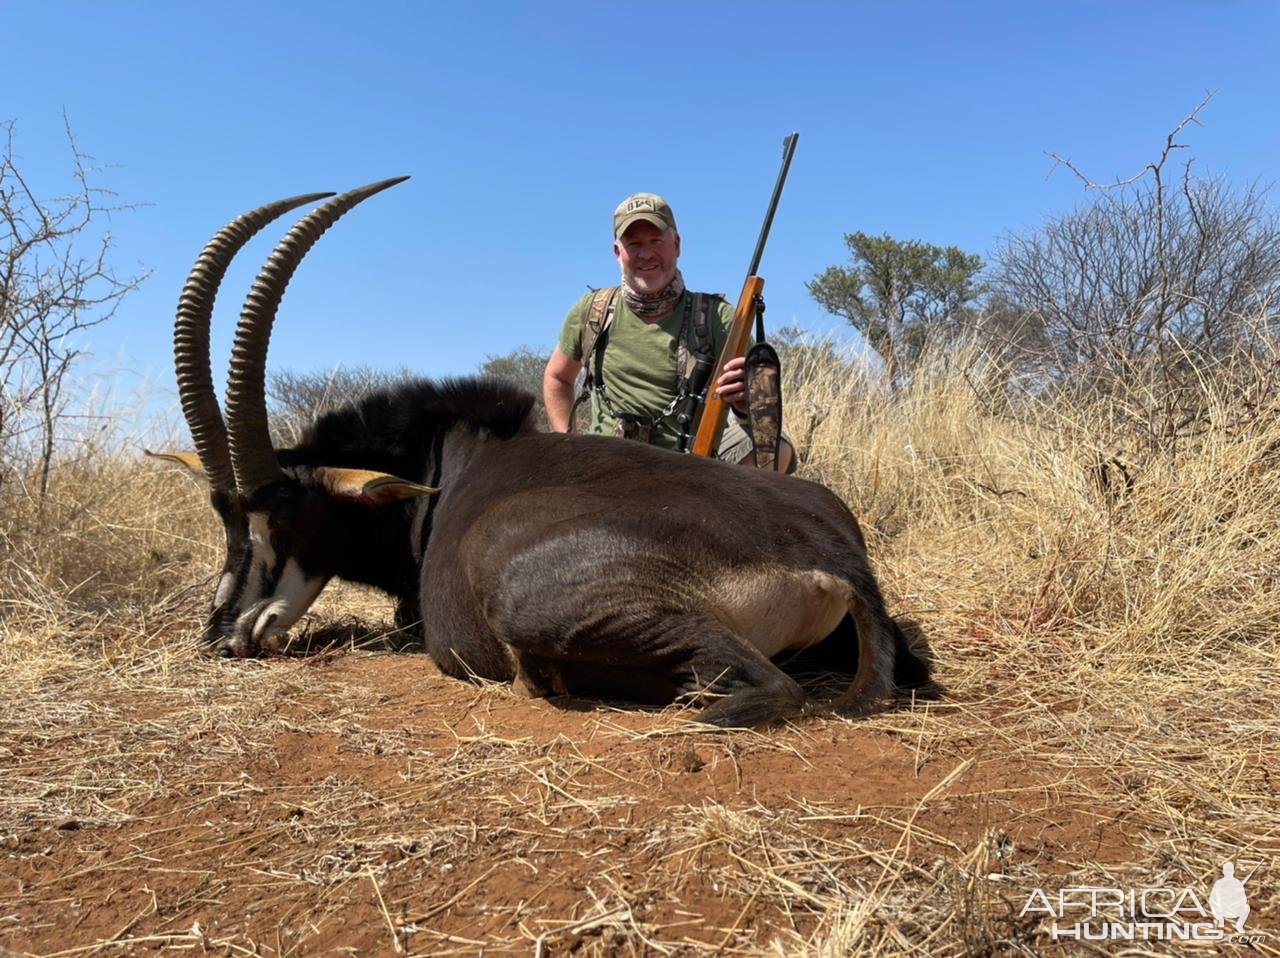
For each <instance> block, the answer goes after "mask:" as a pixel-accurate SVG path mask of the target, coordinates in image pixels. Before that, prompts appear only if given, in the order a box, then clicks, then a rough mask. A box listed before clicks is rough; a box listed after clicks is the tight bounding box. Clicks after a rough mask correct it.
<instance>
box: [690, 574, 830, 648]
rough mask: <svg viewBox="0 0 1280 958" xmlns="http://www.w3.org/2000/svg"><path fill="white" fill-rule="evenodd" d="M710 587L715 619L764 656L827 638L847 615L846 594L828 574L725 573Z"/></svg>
mask: <svg viewBox="0 0 1280 958" xmlns="http://www.w3.org/2000/svg"><path fill="white" fill-rule="evenodd" d="M711 588H712V593H711V597H710V598H711V604H712V606H713V613H714V614H715V615H716V618H718V619H719V620H720V621H721V622H723V623H724V624H725V625H726V626H728V627H729V628H730V629H731V630H732V631H733V632H735V633H736V634H737V635H739V636H741V637H742V638H743V639H745V640H746V641H747V642H748V643H750V644H751V645H752V646H754V647H755V648H756V649H758V650H759V651H760V652H761V654H763V655H764V656H766V657H768V658H771V657H773V656H775V655H777V654H778V653H779V652H797V651H799V650H801V649H804V648H808V647H809V646H810V645H813V644H814V643H815V642H818V641H820V640H822V639H824V638H826V637H827V636H828V635H830V634H831V633H832V632H833V631H834V630H835V627H836V626H837V625H839V624H840V620H841V619H842V618H844V616H845V613H847V612H848V611H849V596H850V593H851V589H850V587H849V584H848V583H847V582H845V581H844V580H843V579H837V578H836V577H835V576H833V575H831V574H829V573H826V572H820V571H818V570H817V569H810V570H804V571H801V570H796V569H784V568H779V567H776V566H774V567H765V568H756V569H750V570H733V571H730V572H726V573H724V574H723V575H721V577H720V578H719V579H718V580H717V581H716V582H714V583H713V584H712V587H711Z"/></svg>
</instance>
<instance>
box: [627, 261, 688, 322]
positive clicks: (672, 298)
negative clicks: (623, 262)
mask: <svg viewBox="0 0 1280 958" xmlns="http://www.w3.org/2000/svg"><path fill="white" fill-rule="evenodd" d="M683 295H684V277H683V276H681V275H680V270H676V275H675V277H674V278H673V279H672V280H671V282H670V283H668V284H667V288H666V289H664V290H661V291H660V292H657V293H638V292H636V291H635V290H634V289H632V288H631V287H630V286H628V285H627V281H626V279H625V278H624V279H623V280H622V298H623V300H625V301H626V304H627V306H629V307H630V308H631V312H633V313H635V314H636V315H637V316H639V317H640V318H641V319H656V318H657V317H659V316H666V315H667V314H668V313H669V312H671V311H672V310H673V309H675V306H676V300H678V299H679V298H680V297H681V296H683Z"/></svg>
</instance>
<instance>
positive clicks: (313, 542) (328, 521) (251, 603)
mask: <svg viewBox="0 0 1280 958" xmlns="http://www.w3.org/2000/svg"><path fill="white" fill-rule="evenodd" d="M296 472H297V473H299V474H300V475H297V476H293V475H290V476H288V477H286V478H283V479H281V480H279V481H276V482H273V483H271V484H269V485H267V486H265V487H264V488H262V489H259V490H258V491H257V492H255V493H253V494H252V495H251V496H249V497H247V498H243V499H240V500H239V502H238V503H237V505H238V507H239V508H238V510H236V512H235V513H234V515H233V516H224V528H225V530H226V533H227V561H226V564H225V565H224V571H223V574H222V576H221V577H220V579H219V582H218V588H217V591H216V593H215V596H214V606H213V611H212V612H211V613H210V616H209V621H208V624H207V625H206V627H205V632H204V636H203V644H204V646H205V647H206V649H207V650H208V651H209V652H210V653H212V654H215V655H221V656H223V657H236V658H244V657H246V656H253V655H257V654H258V653H259V652H280V651H283V650H284V648H285V647H286V645H287V638H288V632H289V630H290V629H291V628H292V627H293V626H294V625H295V624H296V623H297V621H298V619H300V618H301V617H302V616H303V615H304V614H305V613H306V611H307V610H308V609H309V608H311V605H312V603H313V602H315V600H316V598H317V597H318V596H319V595H320V593H321V591H323V589H324V587H325V585H326V584H327V583H328V581H329V580H330V579H331V578H333V577H334V576H335V575H339V574H342V573H344V572H348V571H349V570H351V569H352V568H353V567H354V568H356V569H358V568H359V567H360V565H361V557H362V556H365V555H367V553H369V552H370V550H373V549H377V548H379V543H378V542H377V538H376V535H371V532H372V530H375V529H376V527H377V523H376V516H375V515H374V511H375V510H378V509H381V508H384V507H388V506H390V505H391V504H392V503H395V502H399V501H400V500H402V499H406V498H411V497H416V496H424V495H431V494H433V493H435V492H437V491H438V490H436V489H433V488H431V487H429V486H421V485H418V484H417V483H413V482H408V481H406V480H403V479H398V478H397V477H395V476H390V475H387V474H386V473H381V472H373V471H369V470H363V469H334V468H324V467H320V468H315V469H298V470H296ZM229 519H230V521H228V520H229ZM368 559H369V562H370V564H372V562H373V559H374V557H372V556H369V557H368Z"/></svg>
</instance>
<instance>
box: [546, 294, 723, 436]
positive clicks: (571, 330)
mask: <svg viewBox="0 0 1280 958" xmlns="http://www.w3.org/2000/svg"><path fill="white" fill-rule="evenodd" d="M592 295H593V294H591V293H587V295H585V296H583V297H582V299H580V300H578V301H577V302H576V303H574V304H573V308H572V309H570V310H569V315H568V316H567V317H565V321H564V328H563V329H562V330H561V331H560V351H561V352H562V353H564V354H565V355H566V356H568V357H569V358H570V359H575V360H577V361H578V362H582V360H583V357H582V353H581V349H582V327H583V325H584V324H585V323H586V321H587V310H588V309H589V307H590V305H591V297H592ZM692 298H693V294H692V293H690V292H687V291H686V292H685V294H684V295H683V296H681V297H680V299H679V300H678V301H677V302H676V306H675V309H674V310H672V312H671V315H670V316H668V317H667V318H666V319H664V320H662V321H661V322H659V323H646V322H643V321H642V320H641V319H640V318H639V317H637V316H636V314H635V313H633V312H632V311H631V309H630V308H629V307H628V306H627V304H626V301H625V300H624V299H623V298H622V296H621V294H619V296H618V298H617V300H615V304H614V315H613V322H612V323H610V325H609V341H608V344H607V345H606V346H605V349H604V363H603V366H604V369H603V378H604V384H605V389H606V390H607V391H608V394H609V402H610V403H611V404H612V405H613V408H614V411H615V412H620V413H639V414H641V415H645V416H650V417H655V418H656V417H658V416H659V414H660V413H662V412H663V411H664V410H665V409H666V408H667V407H668V406H669V405H670V404H671V400H672V399H674V398H675V397H676V394H677V393H678V392H679V388H680V379H681V378H682V373H683V371H682V370H681V369H680V367H679V364H678V362H677V356H678V346H679V338H680V330H681V328H682V327H683V325H684V316H685V310H686V308H687V307H688V306H689V304H690V301H691V300H692ZM707 320H708V324H709V326H710V327H711V341H712V349H713V350H714V355H715V356H717V357H718V356H719V355H720V350H721V348H722V347H723V346H724V340H725V335H726V332H727V331H728V328H729V326H730V325H731V324H732V322H733V307H731V306H730V305H729V304H728V303H726V302H725V301H724V299H722V298H720V297H719V296H717V297H716V298H715V299H713V300H712V304H711V306H710V308H709V309H708V311H707ZM689 326H690V331H689V334H688V336H687V337H686V345H687V348H688V349H689V350H690V351H692V350H693V349H694V346H695V344H696V340H695V338H694V336H693V332H692V326H693V317H692V316H690V317H689ZM596 373H597V376H599V374H600V371H599V370H597V371H596ZM680 411H681V410H680V409H678V408H677V409H675V410H673V411H672V412H671V413H670V414H669V415H667V416H663V417H662V419H661V420H660V422H659V424H658V425H657V427H656V428H655V429H654V432H653V438H652V442H653V445H655V446H663V447H664V448H667V449H672V448H674V447H675V444H676V440H677V438H679V435H680V425H679V423H678V422H677V421H676V417H677V416H678V415H679V414H680ZM591 431H592V432H594V433H599V434H601V435H605V436H612V435H614V434H615V433H616V424H615V421H614V419H613V416H611V415H610V414H609V410H608V409H606V408H605V407H604V404H603V403H602V402H601V401H600V395H599V392H598V391H596V390H593V391H592V393H591Z"/></svg>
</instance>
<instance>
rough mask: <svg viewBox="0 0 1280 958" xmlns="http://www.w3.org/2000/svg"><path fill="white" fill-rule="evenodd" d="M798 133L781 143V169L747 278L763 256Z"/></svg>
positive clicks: (752, 274) (794, 151)
mask: <svg viewBox="0 0 1280 958" xmlns="http://www.w3.org/2000/svg"><path fill="white" fill-rule="evenodd" d="M799 140H800V134H799V133H792V134H791V135H790V136H788V137H787V138H786V139H785V140H783V141H782V169H781V170H779V171H778V182H777V183H775V184H774V185H773V196H772V197H771V198H770V200H769V209H768V212H766V213H765V214H764V225H763V226H762V227H760V238H759V239H758V240H756V251H755V255H753V256H752V257H751V266H750V268H749V269H748V270H747V275H748V276H755V275H756V271H757V270H759V269H760V260H761V258H762V257H763V256H764V244H765V243H766V242H768V240H769V228H770V227H771V226H773V214H774V213H776V212H777V211H778V200H780V199H782V186H783V184H784V183H786V181H787V170H788V169H790V168H791V157H793V156H795V153H796V143H797V142H799Z"/></svg>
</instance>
